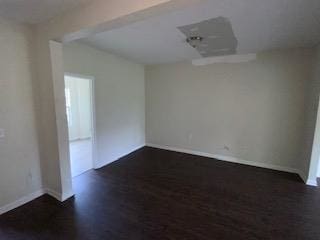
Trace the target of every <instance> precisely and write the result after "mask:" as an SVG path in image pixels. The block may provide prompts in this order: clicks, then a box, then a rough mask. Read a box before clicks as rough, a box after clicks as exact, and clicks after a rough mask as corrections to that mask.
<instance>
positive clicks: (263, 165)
mask: <svg viewBox="0 0 320 240" xmlns="http://www.w3.org/2000/svg"><path fill="white" fill-rule="evenodd" d="M146 146H148V147H153V148H159V149H164V150H169V151H174V152H181V153H188V154H192V155H197V156H202V157H209V158H214V159H216V160H221V161H226V162H232V163H239V164H244V165H249V166H254V167H261V168H267V169H272V170H277V171H282V172H290V173H296V174H298V175H299V176H300V177H301V178H302V180H303V181H304V182H305V183H306V184H307V185H311V186H317V185H314V183H315V182H314V181H309V180H308V179H307V177H305V174H303V173H301V171H300V170H299V169H295V168H290V167H284V166H279V165H274V164H268V163H260V162H253V161H248V160H243V159H240V158H236V157H231V156H224V155H219V154H211V153H205V152H200V151H194V150H189V149H183V148H176V147H169V146H162V145H157V144H152V143H147V144H146Z"/></svg>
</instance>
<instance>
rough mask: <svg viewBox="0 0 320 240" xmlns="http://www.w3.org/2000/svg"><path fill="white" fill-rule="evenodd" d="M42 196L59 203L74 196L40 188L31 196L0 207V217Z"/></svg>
mask: <svg viewBox="0 0 320 240" xmlns="http://www.w3.org/2000/svg"><path fill="white" fill-rule="evenodd" d="M44 194H48V195H50V196H51V197H53V198H55V199H57V200H58V201H60V202H64V201H65V200H67V199H68V198H70V197H72V196H74V193H68V194H63V195H62V194H61V193H58V192H56V191H54V190H52V189H48V188H42V189H40V190H38V191H36V192H34V193H31V194H28V195H26V196H24V197H22V198H20V199H18V200H16V201H14V202H12V203H9V204H7V205H4V206H2V207H0V215H1V214H4V213H6V212H9V211H11V210H13V209H15V208H18V207H20V206H22V205H24V204H26V203H28V202H31V201H32V200H34V199H36V198H38V197H41V196H42V195H44Z"/></svg>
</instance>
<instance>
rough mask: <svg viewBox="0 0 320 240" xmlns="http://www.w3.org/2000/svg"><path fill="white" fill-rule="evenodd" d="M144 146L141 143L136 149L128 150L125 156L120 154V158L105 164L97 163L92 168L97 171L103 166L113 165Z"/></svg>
mask: <svg viewBox="0 0 320 240" xmlns="http://www.w3.org/2000/svg"><path fill="white" fill-rule="evenodd" d="M145 146H146V144H145V143H143V144H141V145H138V146H137V147H134V148H132V149H130V151H128V152H127V153H125V154H122V155H121V156H120V157H118V158H116V159H114V160H111V161H108V162H105V163H98V164H97V166H95V167H94V169H99V168H102V167H105V166H107V165H108V164H110V163H113V162H115V161H118V160H119V159H120V158H123V157H124V156H127V155H129V154H131V153H133V152H135V151H137V150H139V149H140V148H143V147H145Z"/></svg>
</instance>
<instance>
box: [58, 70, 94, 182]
mask: <svg viewBox="0 0 320 240" xmlns="http://www.w3.org/2000/svg"><path fill="white" fill-rule="evenodd" d="M64 81H65V96H66V113H67V120H68V133H69V149H70V165H71V176H72V177H76V176H78V175H80V174H82V173H84V172H86V171H88V170H90V169H92V168H94V159H93V150H94V118H93V116H94V108H93V78H92V77H86V76H81V75H76V74H65V76H64Z"/></svg>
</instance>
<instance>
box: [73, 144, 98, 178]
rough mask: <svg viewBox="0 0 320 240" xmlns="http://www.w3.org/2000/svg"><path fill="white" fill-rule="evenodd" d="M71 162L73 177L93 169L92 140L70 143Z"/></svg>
mask: <svg viewBox="0 0 320 240" xmlns="http://www.w3.org/2000/svg"><path fill="white" fill-rule="evenodd" d="M70 161H71V175H72V177H76V176H78V175H80V174H82V173H84V172H86V171H88V170H90V169H92V168H93V164H92V143H91V139H85V140H78V141H71V142H70Z"/></svg>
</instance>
